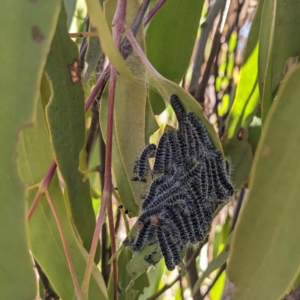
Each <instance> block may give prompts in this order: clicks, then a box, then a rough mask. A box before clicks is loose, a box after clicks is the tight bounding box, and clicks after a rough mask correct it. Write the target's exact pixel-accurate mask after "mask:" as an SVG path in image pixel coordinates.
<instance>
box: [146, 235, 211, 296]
mask: <svg viewBox="0 0 300 300" xmlns="http://www.w3.org/2000/svg"><path fill="white" fill-rule="evenodd" d="M207 241H208V237H206V238H205V239H204V240H203V241H202V242H201V243H200V244H199V247H198V248H197V249H196V250H195V251H194V252H193V253H192V255H191V257H190V258H189V260H188V261H187V263H186V268H187V270H188V269H189V268H190V266H191V264H192V263H193V262H194V261H195V259H196V258H197V256H198V255H199V253H200V251H201V249H202V247H203V246H204V245H205V244H206V243H207ZM180 278H181V276H180V275H178V276H177V277H176V278H175V279H174V280H173V281H172V282H171V283H169V284H166V285H165V286H164V287H163V288H162V289H161V290H159V291H158V292H157V293H155V294H153V295H152V296H151V297H149V298H147V300H154V299H156V298H158V297H159V296H160V295H161V294H163V293H164V292H165V291H166V290H168V289H169V288H171V287H172V286H173V285H174V284H175V283H176V282H177V281H178V280H180Z"/></svg>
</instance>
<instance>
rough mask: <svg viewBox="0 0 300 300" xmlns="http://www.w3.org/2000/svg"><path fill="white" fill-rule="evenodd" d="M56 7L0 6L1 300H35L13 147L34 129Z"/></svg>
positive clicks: (22, 189) (56, 4)
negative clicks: (25, 132) (24, 131)
mask: <svg viewBox="0 0 300 300" xmlns="http://www.w3.org/2000/svg"><path fill="white" fill-rule="evenodd" d="M59 8H60V1H58V0H54V1H49V2H44V1H40V2H37V1H21V2H16V1H1V3H0V28H1V29H0V32H1V39H2V43H1V57H2V63H1V64H2V66H1V70H0V96H1V105H0V107H1V109H0V119H1V128H0V138H1V141H2V145H1V156H0V162H1V168H0V175H1V176H0V178H1V180H0V185H1V189H0V198H1V211H0V236H1V238H0V257H1V268H0V277H1V283H0V290H1V298H3V299H33V298H35V295H36V282H35V276H34V272H33V264H32V260H31V258H30V255H29V249H28V248H29V245H28V226H27V221H26V217H25V216H26V214H27V204H26V202H25V197H26V190H25V186H24V184H23V183H22V182H21V180H20V178H19V176H18V174H17V165H16V157H17V151H16V145H17V139H18V134H19V132H20V130H21V129H22V127H25V126H28V125H29V124H32V123H33V122H34V119H35V112H34V110H35V109H34V108H35V107H36V103H37V100H38V90H39V85H40V81H41V76H42V71H43V68H44V65H45V62H46V58H47V53H48V51H49V47H50V44H51V40H52V37H53V34H54V31H55V26H56V22H57V17H58V13H59Z"/></svg>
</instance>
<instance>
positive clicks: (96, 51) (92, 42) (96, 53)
mask: <svg viewBox="0 0 300 300" xmlns="http://www.w3.org/2000/svg"><path fill="white" fill-rule="evenodd" d="M87 47H88V48H87V51H86V55H85V63H86V64H87V69H86V71H85V73H84V76H83V77H82V82H83V84H86V83H87V82H88V80H89V79H90V76H91V74H92V73H93V71H95V72H98V71H97V70H95V68H96V65H97V63H98V61H99V59H100V56H101V53H102V52H101V46H100V43H99V39H98V38H97V37H94V36H92V37H90V38H89V40H88V46H87ZM99 75H100V74H93V76H95V77H98V76H99ZM93 81H94V80H93Z"/></svg>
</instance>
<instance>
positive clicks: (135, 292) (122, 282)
mask: <svg viewBox="0 0 300 300" xmlns="http://www.w3.org/2000/svg"><path fill="white" fill-rule="evenodd" d="M131 258H132V253H131V251H130V249H129V248H124V249H123V250H122V251H121V252H120V254H119V256H118V260H117V261H118V284H119V288H120V293H119V296H118V299H119V300H125V299H132V300H133V299H138V298H139V296H140V295H141V294H143V290H144V288H145V287H148V286H149V280H148V276H147V274H146V273H144V274H142V276H140V277H138V278H137V280H136V281H135V282H131V278H130V276H129V274H128V273H127V271H126V270H124V266H126V265H127V263H128V262H129V261H130V260H131ZM112 278H113V274H111V276H110V279H109V284H108V295H109V299H113V279H112ZM128 286H130V287H131V289H128V290H127V289H126V288H127V287H128Z"/></svg>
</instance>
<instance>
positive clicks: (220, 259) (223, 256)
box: [193, 234, 232, 295]
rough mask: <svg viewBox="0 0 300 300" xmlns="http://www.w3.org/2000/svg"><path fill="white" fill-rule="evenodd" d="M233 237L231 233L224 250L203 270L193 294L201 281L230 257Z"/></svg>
mask: <svg viewBox="0 0 300 300" xmlns="http://www.w3.org/2000/svg"><path fill="white" fill-rule="evenodd" d="M231 237H232V235H231V234H230V235H229V236H228V238H227V242H226V245H225V246H224V249H223V250H222V252H221V253H220V254H219V255H218V256H217V257H216V258H215V259H213V260H212V261H211V262H210V263H209V265H208V266H207V268H206V270H205V271H204V272H203V274H202V275H201V277H199V278H198V280H197V282H196V283H195V285H194V287H193V295H195V294H196V292H197V291H198V290H199V288H200V285H201V283H202V282H203V281H204V280H205V279H206V278H207V277H208V276H209V275H210V274H211V273H212V272H213V271H215V270H217V269H218V268H220V267H221V266H222V265H223V264H224V263H225V262H226V261H227V259H228V255H229V249H230V244H231Z"/></svg>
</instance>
